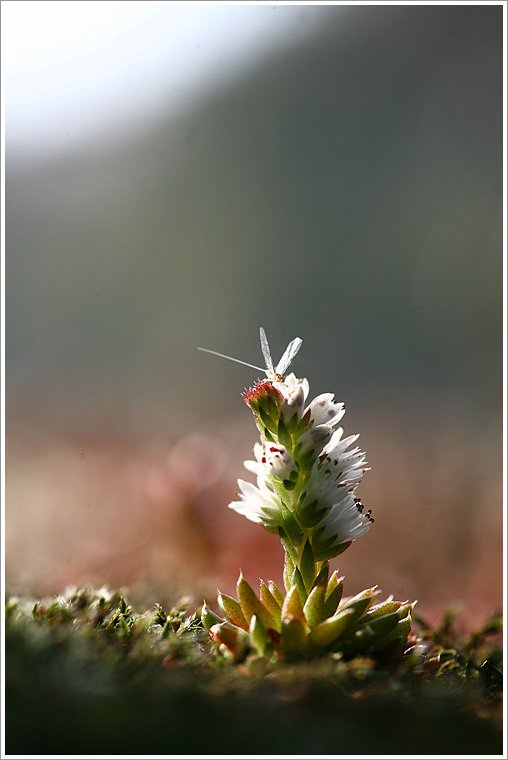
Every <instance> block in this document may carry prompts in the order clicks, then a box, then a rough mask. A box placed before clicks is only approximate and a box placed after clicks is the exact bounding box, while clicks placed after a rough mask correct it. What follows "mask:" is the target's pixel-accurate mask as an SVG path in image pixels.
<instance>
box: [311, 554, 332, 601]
mask: <svg viewBox="0 0 508 760" xmlns="http://www.w3.org/2000/svg"><path fill="white" fill-rule="evenodd" d="M329 569H330V568H329V566H328V562H325V563H324V564H323V567H322V568H321V570H320V571H319V573H318V574H317V576H316V580H315V581H314V583H313V586H314V588H315V587H316V586H323V587H324V588H325V592H326V589H327V584H328V573H329ZM325 598H326V593H325Z"/></svg>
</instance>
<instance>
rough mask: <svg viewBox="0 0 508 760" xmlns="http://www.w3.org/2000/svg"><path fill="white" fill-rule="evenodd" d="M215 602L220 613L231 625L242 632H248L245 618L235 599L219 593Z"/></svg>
mask: <svg viewBox="0 0 508 760" xmlns="http://www.w3.org/2000/svg"><path fill="white" fill-rule="evenodd" d="M217 600H218V602H219V607H220V608H221V610H222V612H223V613H224V615H225V616H226V617H227V618H228V620H229V621H230V622H231V623H233V624H234V625H237V626H238V627H239V628H243V630H244V631H248V630H249V623H248V622H247V618H246V617H245V615H244V612H243V610H242V607H241V605H240V603H239V602H237V601H236V599H233V597H232V596H228V595H227V594H220V593H219V596H218V597H217Z"/></svg>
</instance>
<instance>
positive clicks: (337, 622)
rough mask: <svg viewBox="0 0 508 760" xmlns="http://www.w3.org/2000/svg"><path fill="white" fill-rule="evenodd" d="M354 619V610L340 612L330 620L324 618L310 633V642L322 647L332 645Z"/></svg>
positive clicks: (316, 646)
mask: <svg viewBox="0 0 508 760" xmlns="http://www.w3.org/2000/svg"><path fill="white" fill-rule="evenodd" d="M353 619H354V612H353V610H343V611H342V612H338V613H337V614H336V615H334V616H333V617H331V618H328V620H323V622H322V623H319V625H317V626H316V627H315V628H313V629H312V631H311V632H310V633H309V644H311V645H312V646H313V647H314V648H318V649H321V648H323V647H327V646H330V644H332V643H333V642H334V641H336V640H337V639H338V638H339V636H340V635H341V634H342V633H344V631H345V630H346V628H347V626H348V625H349V623H350V622H351V621H352V620H353Z"/></svg>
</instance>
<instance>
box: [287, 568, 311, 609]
mask: <svg viewBox="0 0 508 760" xmlns="http://www.w3.org/2000/svg"><path fill="white" fill-rule="evenodd" d="M291 586H297V588H298V591H299V593H300V600H301V602H302V605H304V604H305V602H306V601H307V596H308V594H307V590H306V588H305V583H304V582H303V578H302V574H301V573H300V571H299V569H298V568H297V567H295V569H294V571H293V575H292V576H291Z"/></svg>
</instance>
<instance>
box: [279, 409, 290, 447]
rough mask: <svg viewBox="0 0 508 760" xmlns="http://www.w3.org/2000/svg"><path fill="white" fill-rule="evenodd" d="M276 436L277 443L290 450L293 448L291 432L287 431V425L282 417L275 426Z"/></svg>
mask: <svg viewBox="0 0 508 760" xmlns="http://www.w3.org/2000/svg"><path fill="white" fill-rule="evenodd" d="M277 437H278V439H279V443H282V445H283V446H284V447H285V448H286V449H287V450H288V451H291V449H292V448H293V441H292V438H291V434H290V433H289V431H288V429H287V427H286V426H285V424H284V420H283V419H282V417H280V418H279V425H278V428H277Z"/></svg>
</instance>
